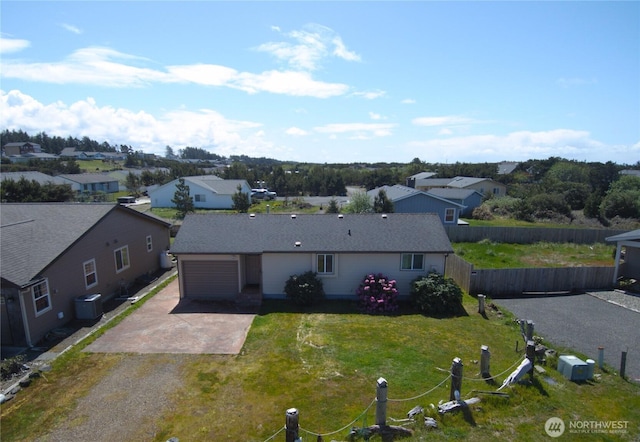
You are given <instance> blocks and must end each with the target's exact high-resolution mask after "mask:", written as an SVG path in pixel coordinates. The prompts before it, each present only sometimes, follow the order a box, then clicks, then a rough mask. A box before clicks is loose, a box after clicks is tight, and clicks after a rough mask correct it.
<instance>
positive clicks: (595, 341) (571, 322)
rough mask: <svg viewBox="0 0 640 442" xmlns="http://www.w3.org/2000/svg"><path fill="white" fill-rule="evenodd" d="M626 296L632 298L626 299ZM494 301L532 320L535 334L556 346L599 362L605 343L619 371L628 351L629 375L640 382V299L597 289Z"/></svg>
mask: <svg viewBox="0 0 640 442" xmlns="http://www.w3.org/2000/svg"><path fill="white" fill-rule="evenodd" d="M614 296H615V298H616V301H615V302H614V301H613V300H612V298H613V297H614ZM625 296H629V297H631V298H628V299H627V300H626V301H625V298H624V297H625ZM493 302H494V303H495V304H498V305H500V306H504V307H505V308H506V309H507V310H509V311H510V312H512V313H513V314H514V315H516V316H517V317H518V318H520V319H530V320H532V321H533V322H534V323H535V328H534V330H535V332H534V334H536V335H540V336H542V337H544V338H545V339H547V340H548V341H549V342H551V343H553V345H561V346H565V347H569V348H573V349H575V350H576V351H579V352H581V353H583V354H585V355H587V357H589V358H591V359H593V360H595V361H596V362H597V361H598V347H599V346H603V347H604V360H605V363H606V364H608V365H610V366H611V367H612V368H613V369H615V370H616V371H618V370H619V369H620V359H621V355H622V352H623V351H627V367H626V375H627V377H628V378H630V379H632V380H635V381H638V382H640V310H638V309H636V308H635V306H636V305H637V303H638V298H636V297H634V296H632V295H625V294H620V293H599V292H598V293H596V292H594V293H585V294H580V295H573V296H545V297H540V296H536V297H533V296H532V297H528V298H512V299H494V300H493ZM631 305H634V307H631Z"/></svg>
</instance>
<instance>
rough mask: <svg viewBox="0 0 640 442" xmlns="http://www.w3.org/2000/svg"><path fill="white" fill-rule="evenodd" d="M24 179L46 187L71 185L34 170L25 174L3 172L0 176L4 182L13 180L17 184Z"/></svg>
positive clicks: (24, 172)
mask: <svg viewBox="0 0 640 442" xmlns="http://www.w3.org/2000/svg"><path fill="white" fill-rule="evenodd" d="M22 178H24V179H25V180H27V181H29V182H31V181H35V182H36V183H38V184H40V185H41V186H44V185H47V184H57V185H69V182H68V181H66V180H64V179H62V178H59V177H56V176H51V175H47V174H46V173H42V172H37V171H33V170H31V171H23V172H3V173H1V174H0V180H2V181H4V180H11V181H16V182H17V181H20V180H21V179H22Z"/></svg>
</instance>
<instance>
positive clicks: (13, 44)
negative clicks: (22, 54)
mask: <svg viewBox="0 0 640 442" xmlns="http://www.w3.org/2000/svg"><path fill="white" fill-rule="evenodd" d="M29 46H31V42H29V40H22V39H18V38H5V37H0V54H10V53H12V52H19V51H21V50H23V49H26V48H28V47H29ZM3 64H4V61H3Z"/></svg>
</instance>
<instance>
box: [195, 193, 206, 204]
mask: <svg viewBox="0 0 640 442" xmlns="http://www.w3.org/2000/svg"><path fill="white" fill-rule="evenodd" d="M194 199H195V202H197V203H206V202H207V195H206V194H204V193H196V194H195V197H194Z"/></svg>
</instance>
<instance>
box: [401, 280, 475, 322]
mask: <svg viewBox="0 0 640 442" xmlns="http://www.w3.org/2000/svg"><path fill="white" fill-rule="evenodd" d="M410 296H411V301H412V302H413V304H414V305H415V306H416V307H417V308H418V310H420V311H421V312H422V313H424V314H428V315H433V316H454V315H457V314H459V313H461V312H463V311H464V308H463V307H462V289H460V287H458V285H457V284H456V283H455V281H454V280H453V279H451V278H445V277H444V275H441V274H440V273H437V272H431V273H429V274H428V275H427V276H423V277H420V278H417V279H415V280H414V281H413V282H412V283H411V293H410Z"/></svg>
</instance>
